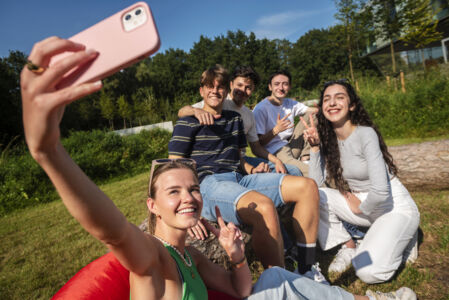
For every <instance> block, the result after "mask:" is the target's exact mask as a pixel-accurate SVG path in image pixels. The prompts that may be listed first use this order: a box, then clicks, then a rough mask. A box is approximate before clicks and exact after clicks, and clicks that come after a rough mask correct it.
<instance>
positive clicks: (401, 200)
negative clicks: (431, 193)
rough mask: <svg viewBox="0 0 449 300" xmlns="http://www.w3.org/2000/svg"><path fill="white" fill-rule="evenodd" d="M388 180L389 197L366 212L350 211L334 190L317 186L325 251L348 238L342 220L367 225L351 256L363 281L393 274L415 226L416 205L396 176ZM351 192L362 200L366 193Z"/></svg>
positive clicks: (417, 219)
mask: <svg viewBox="0 0 449 300" xmlns="http://www.w3.org/2000/svg"><path fill="white" fill-rule="evenodd" d="M390 184H391V195H390V198H389V199H388V200H387V201H385V203H383V204H381V205H379V207H377V209H376V210H375V211H374V212H373V213H372V214H371V215H370V216H366V215H364V214H357V215H356V214H354V213H353V212H352V211H351V210H350V209H349V206H348V204H347V203H346V199H345V197H344V196H343V195H342V194H341V193H340V192H339V191H338V190H335V189H331V188H320V189H319V190H320V225H319V229H318V241H319V243H320V246H321V249H323V250H324V251H326V250H328V249H331V248H333V247H335V246H337V245H340V244H342V243H345V242H347V241H348V240H349V239H350V238H351V235H350V234H349V233H348V232H347V231H346V229H345V227H344V226H343V223H342V221H346V222H348V223H350V224H354V225H357V226H363V227H369V229H368V231H367V232H366V234H365V237H364V238H363V240H362V242H361V243H360V245H359V246H358V247H357V250H356V255H355V257H354V259H353V260H352V265H353V266H354V269H355V271H356V274H357V276H358V277H359V278H360V279H361V280H363V281H364V282H366V283H379V282H384V281H386V280H389V279H390V278H391V277H392V276H393V274H394V273H395V272H396V270H397V269H398V267H399V266H400V264H401V263H402V256H403V254H404V250H405V249H406V247H407V245H408V244H409V243H410V242H412V239H413V237H414V235H415V233H416V231H417V230H418V226H419V212H418V208H417V207H416V204H415V202H414V201H413V199H412V197H411V196H410V194H409V192H408V191H407V189H406V188H405V187H404V186H403V185H402V183H401V182H400V181H399V179H397V178H393V179H392V180H390ZM354 194H355V195H356V196H357V197H358V198H359V199H360V200H361V201H362V202H363V201H364V200H365V199H366V197H367V195H368V193H354Z"/></svg>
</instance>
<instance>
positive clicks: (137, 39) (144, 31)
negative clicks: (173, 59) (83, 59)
mask: <svg viewBox="0 0 449 300" xmlns="http://www.w3.org/2000/svg"><path fill="white" fill-rule="evenodd" d="M136 7H139V8H140V7H141V8H142V9H144V10H145V12H146V14H147V19H146V21H145V23H143V24H142V25H141V26H139V27H137V28H134V29H133V30H131V31H125V28H124V27H123V24H122V18H123V17H124V15H125V14H127V13H128V12H130V11H132V10H133V9H135V8H136ZM70 40H72V41H75V42H78V43H81V44H84V45H85V46H86V49H94V50H96V51H98V52H99V54H98V57H97V58H96V59H95V60H94V61H92V62H89V63H87V64H84V65H82V66H80V67H78V68H76V69H74V70H71V71H70V72H69V73H67V74H66V75H65V79H63V80H62V81H61V82H60V83H59V84H58V88H63V87H66V86H70V85H77V84H81V83H84V82H93V81H96V80H99V79H103V78H105V77H107V76H109V75H111V74H113V73H115V72H117V71H119V70H121V69H124V68H126V67H128V66H130V65H132V64H134V63H136V62H138V61H140V60H142V59H144V58H146V57H148V56H149V55H151V54H153V53H155V52H156V51H157V50H158V49H159V46H160V40H159V34H158V32H157V28H156V25H155V23H154V19H153V15H152V13H151V10H150V8H149V7H148V5H147V4H146V3H145V2H137V3H135V4H133V5H131V6H129V7H127V8H125V9H124V10H122V11H120V12H118V13H116V14H114V15H112V16H110V17H109V18H107V19H104V20H103V21H101V22H99V23H97V24H95V25H94V26H92V27H89V28H88V29H86V30H84V31H82V32H80V33H78V34H76V35H74V36H73V37H71V38H70ZM70 54H71V53H70V52H65V53H62V54H60V55H57V56H55V57H53V59H52V61H51V63H50V65H51V64H54V63H55V62H57V61H58V60H60V59H62V58H64V57H66V56H68V55H70ZM75 71H76V72H77V73H76V74H73V72H75ZM70 75H71V76H70Z"/></svg>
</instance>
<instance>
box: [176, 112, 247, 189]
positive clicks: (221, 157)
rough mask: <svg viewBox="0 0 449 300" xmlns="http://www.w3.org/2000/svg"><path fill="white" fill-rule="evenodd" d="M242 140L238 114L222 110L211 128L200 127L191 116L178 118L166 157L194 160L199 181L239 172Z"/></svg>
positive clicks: (241, 125)
mask: <svg viewBox="0 0 449 300" xmlns="http://www.w3.org/2000/svg"><path fill="white" fill-rule="evenodd" d="M246 146H247V144H246V137H245V132H244V130H243V122H242V119H241V117H240V114H238V113H236V112H234V111H229V110H223V111H222V113H221V118H219V119H216V120H215V122H214V125H200V123H199V121H198V120H197V119H196V118H195V117H193V116H189V117H184V118H180V119H178V121H177V122H176V125H175V128H174V129H173V135H172V138H171V139H170V142H169V144H168V154H169V155H177V156H182V157H190V158H192V159H194V160H195V161H196V164H197V171H198V176H199V179H200V182H201V181H202V180H203V179H204V177H206V176H207V175H211V174H215V173H218V174H219V173H226V172H233V171H236V172H238V171H239V166H240V154H239V151H240V149H241V148H245V147H246Z"/></svg>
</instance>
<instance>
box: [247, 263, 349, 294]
mask: <svg viewBox="0 0 449 300" xmlns="http://www.w3.org/2000/svg"><path fill="white" fill-rule="evenodd" d="M246 299H247V300H283V299H285V300H287V299H288V300H292V299H301V300H308V299H316V300H326V299H332V300H340V299H341V300H354V296H353V295H352V294H350V293H348V292H346V291H345V290H343V289H342V288H339V287H337V286H330V285H326V284H322V283H318V282H316V281H314V280H311V279H309V278H307V277H304V276H301V275H298V274H295V273H292V272H289V271H287V270H284V269H282V268H279V267H272V268H269V269H266V270H265V271H264V272H263V273H262V275H260V278H259V280H257V282H256V284H255V285H254V287H253V291H252V293H251V295H250V296H249V297H248V298H246Z"/></svg>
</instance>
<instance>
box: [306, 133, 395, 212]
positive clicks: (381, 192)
mask: <svg viewBox="0 0 449 300" xmlns="http://www.w3.org/2000/svg"><path fill="white" fill-rule="evenodd" d="M338 148H339V150H340V163H341V166H342V168H343V177H344V178H345V179H346V181H347V182H348V184H349V187H350V188H351V190H352V191H353V192H368V196H367V198H366V200H365V201H363V202H362V203H361V204H360V210H361V211H362V212H363V213H364V214H365V215H370V214H371V213H372V212H373V210H374V209H375V208H376V207H377V206H378V205H379V204H381V203H383V202H385V201H387V200H388V198H389V196H390V195H391V185H390V178H392V176H391V175H390V174H389V173H388V168H387V165H386V163H385V160H384V159H383V156H382V152H381V150H380V145H379V139H378V137H377V134H376V132H375V131H374V129H373V128H371V127H365V126H358V127H357V128H356V129H355V130H354V131H353V132H352V133H351V135H350V136H349V137H348V138H346V139H345V140H343V141H340V140H339V141H338ZM309 176H310V177H311V178H313V179H314V180H315V181H316V183H317V184H318V186H321V185H322V184H323V183H324V180H325V178H326V177H325V176H326V170H325V162H324V158H322V157H321V155H320V152H316V153H315V152H313V151H310V165H309Z"/></svg>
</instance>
